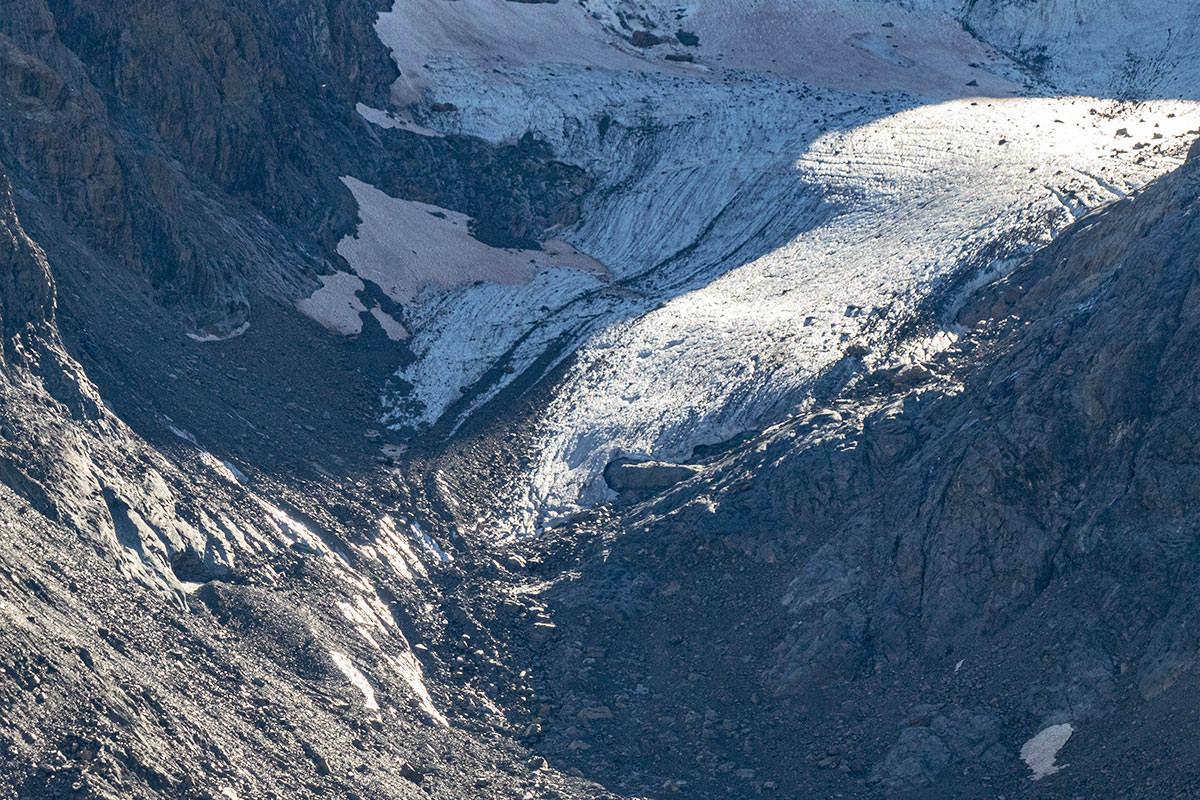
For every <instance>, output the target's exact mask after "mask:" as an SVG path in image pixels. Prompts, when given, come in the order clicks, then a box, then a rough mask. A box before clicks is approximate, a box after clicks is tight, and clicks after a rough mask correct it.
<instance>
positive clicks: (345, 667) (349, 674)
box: [329, 650, 379, 711]
mask: <svg viewBox="0 0 1200 800" xmlns="http://www.w3.org/2000/svg"><path fill="white" fill-rule="evenodd" d="M329 657H330V658H331V659H333V663H334V664H335V665H336V666H337V668H338V669H339V670H341V672H342V674H343V675H345V676H346V680H348V681H350V683H351V684H353V685H354V687H355V688H356V689H358V690H359V691H360V692H362V694H363V708H365V709H366V710H367V711H378V710H379V703H378V702H376V700H375V690H374V689H373V688H372V687H371V682H370V681H369V680H367V676H366V675H363V674H362V670H360V669H359V668H358V667H356V666H354V662H353V661H351V660H350V657H349V656H347V655H346V654H345V653H339V652H337V651H335V650H330V651H329Z"/></svg>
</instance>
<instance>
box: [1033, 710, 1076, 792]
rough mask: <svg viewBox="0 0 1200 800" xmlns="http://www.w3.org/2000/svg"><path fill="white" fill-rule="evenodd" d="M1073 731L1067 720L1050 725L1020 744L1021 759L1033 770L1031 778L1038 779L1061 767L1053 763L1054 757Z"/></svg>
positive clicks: (1051, 773)
mask: <svg viewBox="0 0 1200 800" xmlns="http://www.w3.org/2000/svg"><path fill="white" fill-rule="evenodd" d="M1074 732H1075V729H1074V728H1073V727H1071V723H1069V722H1064V723H1062V724H1061V725H1051V726H1050V727H1049V728H1045V729H1043V730H1042V731H1040V732H1039V733H1038V734H1037V735H1036V736H1034V737H1033V738H1032V739H1030V740H1029V741H1028V742H1026V743H1025V744H1023V745H1021V760H1022V761H1024V762H1025V764H1026V766H1028V767H1029V769H1030V770H1031V771H1032V772H1033V780H1035V781H1040V780H1041V779H1042V778H1044V777H1046V776H1047V775H1053V774H1054V773H1056V772H1058V771H1059V770H1060V769H1061V767H1059V766H1058V765H1057V764H1055V763H1054V759H1055V758H1056V757H1057V756H1058V751H1059V750H1061V749H1062V748H1063V745H1065V744H1066V743H1067V740H1068V739H1070V738H1071V734H1072V733H1074Z"/></svg>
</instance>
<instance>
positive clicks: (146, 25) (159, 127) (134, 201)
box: [0, 0, 588, 335]
mask: <svg viewBox="0 0 1200 800" xmlns="http://www.w3.org/2000/svg"><path fill="white" fill-rule="evenodd" d="M386 6H387V4H386V3H383V2H379V1H378V0H375V1H373V2H356V3H326V2H320V1H319V0H305V1H304V2H297V3H290V4H285V5H279V4H272V3H265V2H252V3H238V4H229V3H223V2H206V3H167V4H162V3H146V2H125V3H119V4H116V5H113V4H109V5H106V6H105V7H104V8H103V9H100V8H98V7H97V6H95V5H94V4H90V3H72V2H57V1H48V0H20V1H19V2H15V1H14V2H9V3H6V5H5V8H4V14H3V16H2V17H0V77H2V78H3V81H4V87H5V90H4V96H3V99H2V101H0V118H2V119H3V123H4V124H3V132H0V157H2V158H3V159H4V160H5V161H6V162H7V163H8V164H9V167H10V169H11V170H12V171H13V175H14V180H15V182H16V183H17V184H18V186H19V188H22V189H23V190H24V191H25V192H26V193H28V195H29V197H30V199H29V201H28V202H29V203H30V204H31V207H30V209H29V210H28V212H27V217H29V218H30V220H31V221H32V220H35V221H36V222H37V223H38V225H37V227H39V228H40V229H45V230H46V231H48V232H49V231H52V232H53V235H51V236H47V237H43V238H46V239H47V240H48V241H49V242H50V243H51V249H52V251H53V250H56V249H57V248H58V247H60V246H61V247H62V252H63V253H64V255H70V256H71V257H70V258H65V259H63V261H64V265H66V264H72V263H75V262H77V261H79V260H80V259H79V258H78V251H79V250H80V249H82V250H84V251H87V252H88V253H89V254H90V255H91V256H93V257H97V258H100V259H101V260H102V261H108V262H112V263H115V264H116V265H119V266H118V268H119V269H120V270H122V271H124V273H126V274H132V275H135V276H142V277H144V278H145V280H146V281H148V283H149V284H150V286H151V287H152V288H153V290H154V292H155V295H156V296H157V297H158V298H159V299H160V301H161V302H163V303H164V304H166V305H167V306H168V307H170V308H171V309H172V311H173V312H174V313H176V314H179V315H180V316H181V317H182V321H183V323H184V327H185V329H187V330H190V331H199V332H201V333H209V334H215V335H225V334H228V333H230V332H232V331H234V330H238V329H240V328H241V326H242V325H243V324H244V323H245V322H246V320H247V319H248V317H249V304H250V297H251V296H253V295H255V294H264V295H266V296H268V297H270V298H273V299H274V300H277V301H281V302H283V303H285V304H287V305H290V304H291V303H292V302H294V301H295V300H296V299H298V298H300V297H306V296H308V295H309V294H311V292H312V290H313V289H314V288H315V287H316V286H317V285H318V284H317V282H316V281H315V280H314V277H313V276H314V273H326V274H327V273H328V272H330V271H331V269H332V268H333V265H334V264H335V263H336V262H337V260H338V257H337V255H336V252H335V250H336V246H337V243H338V241H339V240H340V239H341V238H342V237H343V236H344V235H346V234H348V233H351V232H352V231H353V230H354V224H355V221H356V207H355V204H354V202H353V198H352V197H351V196H350V194H349V192H348V191H347V190H346V189H345V187H344V186H343V185H342V184H341V182H340V181H339V178H340V177H341V176H343V175H357V176H361V177H363V178H364V179H366V180H370V181H372V182H373V183H375V184H377V185H379V186H381V187H382V188H385V189H387V190H389V191H392V192H393V193H395V194H398V195H400V196H404V197H410V196H411V197H413V198H414V199H418V200H423V201H427V202H432V203H436V204H438V205H442V206H445V207H448V208H453V209H456V210H461V211H463V212H465V213H467V214H469V215H471V216H473V217H476V218H478V220H479V224H478V227H479V232H480V235H481V236H482V237H483V238H487V239H489V240H490V241H492V242H494V243H497V244H501V245H508V244H513V243H521V244H525V245H528V244H530V243H532V242H534V241H535V240H536V239H537V238H538V237H540V236H541V234H542V232H543V231H544V230H545V228H547V227H549V226H551V225H555V224H565V223H570V222H571V221H573V220H574V219H575V218H576V217H577V215H578V213H579V205H578V204H579V196H580V195H581V194H582V192H583V190H584V189H586V187H587V185H588V181H587V179H586V177H584V176H583V175H582V173H580V171H579V170H575V169H572V168H568V167H566V166H565V165H561V164H555V163H553V161H552V157H551V154H550V153H549V151H548V150H547V149H546V148H544V147H539V146H538V145H537V144H536V143H534V142H524V143H521V144H519V145H512V146H508V147H493V146H488V145H485V144H483V143H482V142H479V141H477V140H471V139H467V138H463V137H442V138H437V139H432V140H431V139H426V138H425V137H420V136H417V135H415V134H411V133H408V132H405V131H397V130H383V129H373V128H372V126H371V125H370V124H369V123H367V122H366V121H365V120H364V119H362V118H361V117H360V116H359V115H358V114H357V113H356V112H355V106H356V103H359V102H362V103H367V104H375V105H380V106H383V105H386V101H387V96H388V89H389V87H390V85H391V83H392V81H393V80H395V78H396V77H397V75H398V73H397V71H396V69H395V67H394V65H393V64H392V63H391V60H390V57H389V55H388V53H387V51H386V50H385V49H384V47H383V45H382V44H381V43H380V42H379V39H378V37H377V36H376V34H375V31H374V29H373V27H372V26H373V24H374V20H375V16H376V14H377V13H378V12H379V11H381V10H384V8H385V7H386ZM23 202H24V201H23ZM34 204H36V206H35V205H34ZM52 255H56V253H54V252H52Z"/></svg>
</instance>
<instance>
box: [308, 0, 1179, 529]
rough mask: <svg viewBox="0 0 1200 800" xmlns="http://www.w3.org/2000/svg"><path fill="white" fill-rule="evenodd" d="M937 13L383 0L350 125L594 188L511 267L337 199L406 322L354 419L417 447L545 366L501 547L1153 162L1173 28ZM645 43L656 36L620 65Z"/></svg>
mask: <svg viewBox="0 0 1200 800" xmlns="http://www.w3.org/2000/svg"><path fill="white" fill-rule="evenodd" d="M963 5H964V4H960V3H956V2H950V1H949V0H915V2H911V3H905V4H903V6H901V5H898V4H895V3H881V2H831V0H756V1H755V2H744V1H739V2H734V1H733V0H708V2H705V1H704V0H691V2H685V3H682V4H677V3H666V2H665V0H644V1H643V2H640V3H637V2H630V1H627V0H563V2H560V3H557V4H526V3H513V2H505V0H458V2H454V3H446V2H444V0H397V2H396V4H395V6H394V7H393V9H392V11H391V12H390V13H387V14H383V15H381V16H380V19H379V22H378V26H377V30H378V33H379V35H380V37H381V39H382V40H383V42H384V43H385V44H386V45H387V46H388V47H390V48H391V50H392V52H393V54H394V57H395V59H396V61H397V64H398V65H399V67H400V69H401V72H402V77H401V79H400V81H398V83H397V85H396V86H395V87H394V92H393V94H394V97H393V101H394V108H390V109H388V110H386V111H384V110H376V109H368V108H366V107H360V109H359V112H360V113H361V114H362V115H363V116H364V117H365V118H366V119H368V120H370V121H372V122H373V123H374V124H379V125H384V126H414V129H419V130H420V132H423V133H427V134H428V133H466V134H471V135H475V136H479V137H482V138H484V139H487V140H489V141H493V142H511V141H515V140H516V139H518V138H519V137H521V136H523V135H524V134H526V133H529V132H533V133H534V134H535V135H537V136H538V137H540V138H542V139H544V140H546V141H548V142H549V143H550V144H551V146H552V147H553V148H554V151H555V153H556V155H557V156H558V157H559V158H560V159H561V160H563V161H566V162H568V163H573V164H577V165H579V166H581V167H583V168H585V169H587V170H588V171H589V172H590V173H592V174H593V175H595V176H596V178H597V187H596V188H595V190H594V191H593V192H592V193H591V195H590V196H589V197H588V199H587V201H586V207H585V213H584V217H583V219H582V221H581V222H580V223H579V224H578V225H576V226H575V227H574V228H573V229H571V230H567V231H560V232H558V233H556V234H555V235H557V236H559V237H560V238H561V239H562V240H564V242H565V243H558V244H552V245H548V246H547V249H546V252H538V251H532V252H529V251H499V250H495V249H494V248H487V247H486V246H484V245H482V244H481V243H479V242H477V241H475V240H474V239H471V238H470V237H469V235H467V232H466V221H465V218H462V215H456V214H455V213H454V212H450V211H446V210H438V209H432V208H425V207H422V206H421V204H417V203H410V202H408V201H403V200H398V199H395V198H389V197H387V196H386V195H384V194H383V193H382V192H379V191H378V190H377V189H375V188H373V187H370V186H368V185H366V184H362V183H360V182H357V181H354V180H353V179H347V181H346V182H347V185H349V186H350V187H351V189H352V190H353V191H354V194H355V197H356V199H358V201H359V204H360V215H361V217H362V219H363V223H362V225H361V226H360V229H359V231H358V234H357V236H355V237H350V238H348V239H347V240H346V241H344V242H343V243H342V247H341V248H339V251H340V252H342V254H343V255H344V256H345V257H346V260H347V261H348V263H350V265H351V266H352V267H353V269H354V272H355V273H356V275H357V278H358V279H361V280H364V281H371V282H373V283H376V284H378V285H379V286H380V287H381V288H382V289H383V290H384V291H385V292H386V293H387V294H388V295H389V296H390V297H392V298H393V299H395V300H397V301H399V302H402V303H405V304H406V316H405V318H404V319H403V320H393V323H394V324H395V325H396V326H397V328H398V327H399V326H400V324H401V323H403V326H404V327H403V329H402V330H404V331H405V332H406V333H407V334H409V338H408V339H407V342H408V344H409V345H410V346H411V347H412V349H413V351H414V352H415V354H416V356H417V359H416V361H415V362H414V363H412V364H411V365H410V366H408V367H406V368H405V369H404V370H403V371H402V372H401V373H399V375H398V378H399V379H401V380H402V381H403V382H404V385H411V386H412V387H413V388H412V390H411V391H406V392H405V393H403V394H402V393H400V392H396V393H393V394H390V395H388V396H387V397H385V407H386V408H385V416H384V421H385V422H386V423H387V424H390V425H392V426H395V427H398V428H405V429H412V430H421V429H423V428H427V427H428V426H430V425H432V424H433V423H434V422H436V421H438V420H440V419H441V418H442V417H443V415H444V414H445V413H446V412H447V409H449V408H451V406H454V407H455V414H456V415H457V416H456V417H455V418H454V419H452V420H450V421H451V422H452V423H453V422H461V420H462V419H463V418H464V416H465V415H467V414H470V413H471V411H472V410H473V409H475V408H478V407H479V405H480V404H482V403H483V402H485V401H486V400H487V399H489V398H490V397H493V396H494V395H495V394H496V392H498V391H500V390H502V389H503V388H504V386H505V385H507V384H508V383H509V382H511V381H512V380H515V379H516V378H517V377H519V376H521V375H522V374H523V373H524V372H526V371H527V370H529V369H531V368H533V365H534V364H535V362H536V363H537V365H538V367H537V368H538V369H540V370H543V371H544V370H547V369H550V368H552V367H554V366H555V365H557V364H559V363H561V362H562V359H564V358H566V357H567V356H569V355H571V354H574V356H575V358H574V360H573V361H572V362H571V366H570V368H569V369H568V371H567V374H566V377H565V378H564V379H563V380H562V381H561V383H560V384H559V385H558V386H557V388H556V391H555V396H554V400H553V402H552V403H551V405H550V407H549V408H548V409H547V410H546V412H545V415H544V419H543V420H542V432H541V436H542V439H543V442H542V446H541V447H540V448H539V457H538V461H537V463H535V465H534V466H533V467H532V468H531V469H532V471H531V473H530V475H529V480H528V482H527V484H526V486H525V488H524V489H523V490H522V492H521V496H520V497H516V498H510V499H506V502H505V505H506V506H507V507H508V508H509V512H510V513H509V515H508V516H507V517H506V518H505V519H504V520H503V521H502V522H503V526H502V533H507V534H513V535H523V534H529V533H532V532H535V531H536V530H538V529H539V527H541V526H543V525H545V524H547V523H552V522H553V521H555V520H556V519H558V518H561V517H563V516H566V515H570V514H572V513H574V512H575V511H578V510H579V509H580V508H582V507H586V506H587V505H589V504H591V503H594V502H596V501H599V500H603V499H605V498H606V497H608V496H610V492H609V490H608V489H607V486H606V485H605V484H604V482H603V480H602V479H601V477H600V476H601V472H602V470H603V468H604V466H605V465H606V464H607V463H608V462H609V461H611V460H612V459H613V458H616V457H619V456H632V457H646V458H649V457H653V458H658V459H664V460H671V459H681V458H686V457H688V456H689V454H690V453H691V451H692V449H693V448H694V447H695V446H696V445H699V444H707V443H713V442H718V441H722V440H724V439H726V438H729V437H730V436H733V435H735V434H737V433H739V432H741V431H743V430H746V429H748V428H756V427H761V426H764V425H767V424H770V423H772V422H775V421H778V420H779V419H780V418H781V417H783V416H785V415H787V414H789V413H792V412H794V411H795V410H797V409H798V408H801V407H803V404H804V403H805V401H806V399H807V397H808V393H809V391H810V390H811V387H812V382H813V380H814V378H816V377H817V376H819V375H820V374H821V373H822V371H823V370H825V369H827V368H828V367H829V366H830V365H832V364H834V363H836V362H837V361H838V360H839V359H841V358H842V357H843V355H844V353H845V350H846V348H847V347H848V346H849V345H850V344H852V343H858V342H865V343H867V344H870V343H871V342H873V341H878V340H879V337H880V334H881V332H882V331H885V330H886V329H887V328H888V327H889V326H890V325H892V324H895V323H897V322H899V321H901V320H904V319H906V318H908V317H910V316H911V314H912V313H913V310H914V308H915V307H916V306H917V304H918V303H920V302H921V301H922V299H924V298H926V297H928V296H929V294H930V293H931V292H933V291H936V290H938V289H939V288H941V287H942V286H944V285H945V282H946V280H947V279H948V278H950V277H951V276H956V275H958V274H960V273H961V272H962V271H964V270H968V271H982V270H985V269H993V270H998V269H1001V268H1003V266H1004V265H1005V264H1008V263H1009V262H1008V260H1009V259H1011V258H1013V257H1015V256H1020V255H1022V254H1024V253H1027V252H1029V251H1030V250H1031V249H1033V248H1036V247H1038V246H1040V245H1043V244H1045V243H1046V242H1047V241H1049V240H1050V239H1051V238H1052V237H1053V236H1054V235H1055V234H1056V233H1057V232H1058V231H1060V230H1061V229H1062V228H1063V227H1064V226H1066V225H1067V224H1069V223H1070V222H1072V221H1073V220H1074V219H1076V218H1077V217H1078V216H1079V215H1081V214H1082V213H1085V212H1086V211H1087V210H1089V209H1091V208H1094V207H1096V206H1097V205H1099V204H1102V203H1104V202H1107V201H1109V200H1111V199H1113V198H1115V197H1119V196H1121V195H1123V194H1125V193H1127V192H1129V191H1131V190H1132V189H1134V188H1136V187H1138V186H1140V185H1142V184H1144V183H1145V182H1147V181H1149V180H1151V179H1153V178H1154V177H1156V176H1158V175H1160V174H1162V173H1164V172H1166V171H1168V170H1170V169H1172V168H1173V167H1175V166H1176V165H1178V164H1179V163H1180V162H1181V160H1182V157H1183V155H1184V154H1185V152H1186V149H1187V147H1188V145H1189V144H1190V142H1191V139H1192V138H1193V137H1194V136H1195V134H1196V132H1197V129H1200V105H1198V104H1197V103H1195V102H1193V101H1192V99H1191V97H1190V96H1189V95H1186V94H1183V93H1181V92H1180V91H1179V90H1180V88H1181V87H1190V86H1195V85H1200V84H1197V83H1196V82H1195V80H1194V79H1195V78H1196V77H1197V76H1198V75H1200V68H1198V65H1200V57H1197V53H1200V48H1197V47H1195V46H1192V45H1190V44H1189V43H1190V42H1192V39H1193V37H1194V36H1195V34H1194V33H1193V31H1194V30H1196V27H1197V26H1196V23H1197V22H1200V19H1198V18H1197V17H1200V10H1184V11H1180V9H1179V8H1178V7H1177V5H1176V6H1171V7H1168V6H1167V4H1166V3H1163V2H1151V3H1149V4H1142V5H1141V6H1139V7H1138V9H1137V15H1136V18H1135V16H1134V9H1126V8H1124V7H1122V6H1121V4H1119V3H1116V2H1107V1H1103V2H1102V1H1101V0H1096V1H1095V2H1091V3H1084V2H1077V1H1076V0H1069V1H1068V0H1052V2H1048V3H1043V4H1040V5H1039V8H1038V10H1037V11H1036V12H1030V11H1029V9H1028V8H1027V7H1026V6H1025V5H1024V4H1019V5H1020V6H1021V7H1020V8H1017V5H1018V4H1012V3H1008V2H1004V0H991V2H982V3H979V2H977V3H971V4H969V6H970V8H969V9H966V10H964V8H962V7H961V6H963ZM1030 13H1034V16H1035V17H1036V24H1033V25H1027V24H1025V23H1024V22H1022V20H1025V18H1026V17H1027V16H1028V15H1029V14H1030ZM1114 20H1120V21H1123V23H1122V24H1124V27H1123V28H1121V29H1120V30H1118V31H1116V32H1113V31H1112V30H1110V29H1111V26H1112V23H1113V21H1114ZM1168 28H1170V30H1171V32H1170V34H1169V37H1168V34H1167V33H1166V31H1167V29H1168ZM681 31H682V32H683V34H682V35H679V36H677V35H676V34H677V33H679V32H681ZM635 32H637V33H638V36H637V37H635V36H634V33H635ZM972 32H973V33H974V35H972ZM646 34H652V35H653V36H654V37H658V38H659V39H661V40H662V41H661V42H660V43H659V44H656V45H653V46H649V47H638V46H635V44H634V43H633V40H634V39H635V38H637V39H638V41H639V42H640V43H641V44H643V45H644V44H647V43H648V41H649V40H648V39H647V38H646ZM688 34H692V35H694V36H695V37H698V40H699V42H698V44H697V45H695V46H690V45H689V44H685V41H687V42H692V41H693V40H692V39H691V37H690V36H688ZM1068 43H1069V45H1070V46H1069V48H1068V46H1067V45H1068ZM993 45H994V46H993ZM1113 52H1119V53H1122V54H1123V56H1122V57H1120V58H1116V59H1114V58H1113V57H1112V53H1113ZM667 56H671V58H670V59H668V58H667ZM680 59H691V60H690V61H688V60H680ZM1089 95H1094V96H1089ZM1143 96H1144V97H1148V98H1157V99H1150V100H1148V101H1145V102H1136V103H1135V102H1131V101H1129V100H1126V99H1122V98H1129V97H1143ZM434 102H438V103H452V104H453V105H454V106H455V107H456V108H457V111H453V112H450V113H437V114H429V113H426V112H427V110H428V107H429V104H431V103H434ZM585 254H586V255H585ZM335 277H336V276H335ZM353 277H354V276H347V278H353ZM348 286H350V288H351V291H350V292H349V294H348V295H347V293H346V287H348ZM322 292H324V293H325V294H324V295H322ZM317 294H318V295H321V296H320V297H318V296H316V295H314V297H313V298H312V299H311V300H310V301H304V302H306V303H307V304H308V306H309V308H310V309H311V310H310V311H309V312H308V313H312V314H313V315H314V316H318V315H320V316H319V318H321V317H325V318H326V319H325V322H326V324H327V325H328V326H329V327H331V328H333V329H339V330H340V329H346V328H348V327H352V324H351V323H350V321H349V318H348V317H347V316H346V310H347V309H350V310H351V311H352V312H353V313H354V314H357V312H358V310H359V309H358V308H356V307H355V306H354V291H353V287H352V286H351V285H350V284H349V282H348V280H347V279H346V278H338V279H337V280H336V281H330V280H327V281H326V285H325V286H324V287H323V288H322V289H321V290H320V291H319V292H318V293H317ZM360 305H361V304H360ZM497 366H500V367H503V368H504V369H502V370H496V369H495V367H497ZM497 374H499V375H500V377H499V378H497V377H496V376H497ZM464 391H465V392H466V394H465V398H466V400H467V402H466V403H462V402H460V401H461V400H462V399H463V398H464ZM464 406H465V409H464ZM451 427H453V425H452V426H451Z"/></svg>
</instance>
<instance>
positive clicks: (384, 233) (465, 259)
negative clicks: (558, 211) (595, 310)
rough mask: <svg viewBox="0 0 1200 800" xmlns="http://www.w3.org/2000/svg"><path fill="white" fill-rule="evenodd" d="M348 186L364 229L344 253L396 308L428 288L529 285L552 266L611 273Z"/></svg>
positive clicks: (344, 244) (579, 256) (572, 253)
mask: <svg viewBox="0 0 1200 800" xmlns="http://www.w3.org/2000/svg"><path fill="white" fill-rule="evenodd" d="M342 182H343V183H345V184H346V186H347V187H348V188H349V189H350V191H351V192H352V193H353V194H354V199H355V200H356V201H358V215H359V217H360V218H361V219H362V224H360V225H359V227H358V233H357V234H356V235H355V236H347V237H346V238H345V239H343V240H342V241H341V242H340V243H339V244H338V253H339V254H340V255H341V256H342V257H343V258H345V259H346V261H347V262H348V263H349V264H350V266H351V267H352V268H353V269H354V272H355V274H356V275H357V276H358V277H359V278H362V279H363V280H368V281H371V282H372V283H374V284H376V285H377V286H379V288H380V289H382V290H383V292H384V294H386V295H387V296H388V297H390V298H391V299H392V300H395V301H396V302H397V303H408V302H411V301H412V300H413V299H414V298H415V297H416V296H417V294H418V293H419V292H420V291H421V290H422V289H424V288H426V287H428V286H439V287H454V286H462V285H465V284H470V283H473V282H475V281H489V282H492V283H500V284H509V285H512V284H523V283H528V282H529V281H530V280H532V279H533V277H534V276H535V275H537V273H538V272H540V271H542V270H544V269H548V268H551V267H572V268H575V269H580V270H584V271H588V272H592V273H594V274H598V275H603V274H606V270H605V269H604V266H603V265H602V264H600V263H599V262H597V261H596V260H595V259H593V258H590V257H589V256H586V255H584V254H583V253H581V252H579V251H578V250H576V249H575V248H573V247H571V246H570V245H568V244H566V243H565V242H559V241H549V242H546V243H545V244H544V245H543V249H542V250H520V249H502V248H498V247H489V246H488V245H486V244H484V243H483V242H481V241H479V240H478V239H476V238H475V237H473V236H471V233H470V222H471V218H470V217H468V216H467V215H465V214H460V213H458V212H457V211H450V210H449V209H445V208H439V207H438V206H433V205H429V204H427V203H419V202H416V201H415V200H399V199H397V198H394V197H390V196H388V195H387V194H385V193H384V192H382V191H380V190H379V189H376V188H375V187H373V186H371V185H369V184H366V183H363V182H362V181H359V180H355V179H354V178H349V177H343V178H342ZM343 293H344V290H343ZM360 306H361V304H360ZM361 310H363V311H365V310H366V309H365V308H362V309H361ZM360 325H361V322H360Z"/></svg>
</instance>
